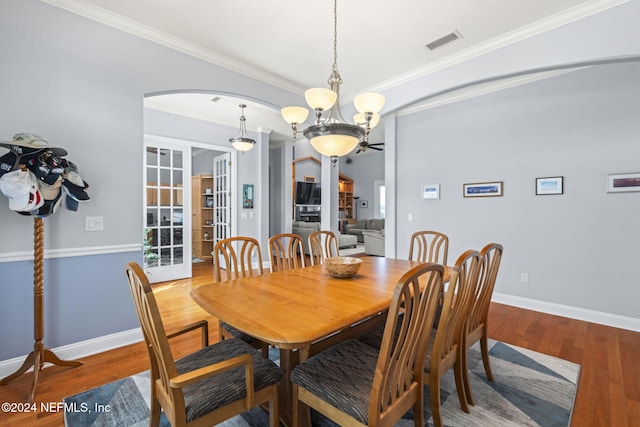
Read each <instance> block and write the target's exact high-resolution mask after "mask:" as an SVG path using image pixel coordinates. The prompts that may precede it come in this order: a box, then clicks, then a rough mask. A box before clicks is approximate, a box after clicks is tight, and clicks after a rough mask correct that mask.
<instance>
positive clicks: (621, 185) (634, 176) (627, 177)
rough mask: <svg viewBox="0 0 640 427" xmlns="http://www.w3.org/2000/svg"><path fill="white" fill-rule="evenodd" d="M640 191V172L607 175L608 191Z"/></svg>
mask: <svg viewBox="0 0 640 427" xmlns="http://www.w3.org/2000/svg"><path fill="white" fill-rule="evenodd" d="M628 191H640V172H635V173H616V174H609V175H607V193H626V192H628Z"/></svg>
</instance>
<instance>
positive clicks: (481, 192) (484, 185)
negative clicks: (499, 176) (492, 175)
mask: <svg viewBox="0 0 640 427" xmlns="http://www.w3.org/2000/svg"><path fill="white" fill-rule="evenodd" d="M462 194H463V196H464V197H496V196H502V181H494V182H474V183H470V184H463V185H462Z"/></svg>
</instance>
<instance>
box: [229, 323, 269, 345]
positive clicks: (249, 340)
mask: <svg viewBox="0 0 640 427" xmlns="http://www.w3.org/2000/svg"><path fill="white" fill-rule="evenodd" d="M220 326H221V327H223V328H225V329H226V330H227V331H229V333H230V334H231V335H233V337H234V338H238V339H240V340H242V341H244V342H246V343H249V344H254V343H257V342H259V341H260V340H259V339H258V338H256V337H252V336H251V335H249V334H245V333H244V332H242V331H241V330H240V329H236V328H234V327H233V326H231V325H230V324H228V323H225V322H222V321H221V322H220Z"/></svg>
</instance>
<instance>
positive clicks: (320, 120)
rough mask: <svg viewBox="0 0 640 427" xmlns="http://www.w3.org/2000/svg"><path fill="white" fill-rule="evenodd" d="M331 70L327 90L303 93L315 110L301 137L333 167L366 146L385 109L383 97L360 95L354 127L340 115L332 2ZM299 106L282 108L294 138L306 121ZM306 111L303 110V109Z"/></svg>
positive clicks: (335, 19) (335, 16) (335, 13)
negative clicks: (342, 158)
mask: <svg viewBox="0 0 640 427" xmlns="http://www.w3.org/2000/svg"><path fill="white" fill-rule="evenodd" d="M333 29H334V31H333V67H332V71H331V75H330V76H329V80H328V83H329V88H319V87H316V88H311V89H308V90H307V91H305V93H304V98H305V100H306V101H307V104H309V106H310V107H311V108H312V109H313V110H314V111H315V116H316V117H315V122H314V124H312V125H311V126H309V127H307V128H306V129H305V130H304V131H303V134H304V136H305V138H307V139H308V140H309V142H310V143H311V146H312V147H313V148H314V149H315V150H316V151H317V152H319V153H320V154H322V155H324V156H328V157H330V158H331V162H332V163H333V165H334V166H335V164H336V162H337V160H338V157H340V156H344V155H346V154H348V153H350V152H351V151H352V150H354V149H355V148H356V147H357V146H358V144H368V138H369V131H370V130H371V128H372V127H373V126H375V125H376V124H377V123H378V122H379V121H380V114H379V113H380V111H381V110H382V107H383V106H384V96H382V95H380V94H377V93H372V92H368V93H363V94H360V95H358V96H356V97H355V99H354V103H355V107H356V109H357V110H358V111H359V112H360V114H358V115H357V116H356V118H355V124H350V123H347V122H346V121H345V120H344V119H343V118H342V113H341V112H340V85H341V84H342V78H341V77H340V73H339V72H338V64H337V63H338V52H337V44H338V2H337V0H334V2H333ZM301 108H302V107H287V108H283V109H282V117H283V118H284V120H285V121H286V122H287V123H289V124H290V125H291V127H292V129H293V135H294V139H295V136H296V133H297V130H298V128H297V126H298V125H299V124H301V123H302V122H303V121H304V120H306V114H305V115H304V119H303V118H302V117H303V113H302V112H301V111H299V109H301ZM305 110H306V109H305Z"/></svg>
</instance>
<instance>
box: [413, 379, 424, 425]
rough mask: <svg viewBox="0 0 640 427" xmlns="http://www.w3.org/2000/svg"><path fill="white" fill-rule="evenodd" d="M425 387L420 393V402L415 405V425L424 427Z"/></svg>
mask: <svg viewBox="0 0 640 427" xmlns="http://www.w3.org/2000/svg"><path fill="white" fill-rule="evenodd" d="M423 405H424V387H422V390H419V391H418V401H417V402H416V403H415V404H414V405H413V425H414V426H415V427H424V408H423Z"/></svg>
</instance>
